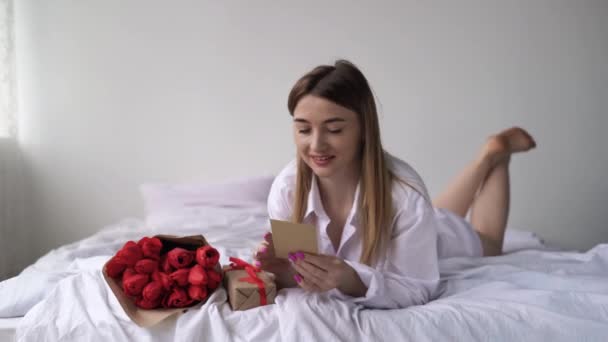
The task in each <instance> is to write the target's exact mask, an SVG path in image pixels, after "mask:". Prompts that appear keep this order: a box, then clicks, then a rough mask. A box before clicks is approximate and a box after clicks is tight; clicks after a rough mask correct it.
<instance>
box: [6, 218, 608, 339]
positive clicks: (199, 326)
mask: <svg viewBox="0 0 608 342" xmlns="http://www.w3.org/2000/svg"><path fill="white" fill-rule="evenodd" d="M173 228H174V229H173V230H172V231H169V230H167V229H162V228H149V227H145V226H144V224H143V223H142V221H140V220H134V219H132V220H124V221H122V222H120V223H118V224H116V225H113V226H110V227H107V228H105V229H102V230H101V231H100V232H98V233H97V234H95V235H93V236H91V237H90V238H88V239H85V240H82V241H79V242H76V243H73V244H70V245H66V246H63V247H61V248H59V249H57V250H54V251H51V252H50V253H48V254H47V255H46V256H44V257H43V258H41V259H40V260H38V261H37V262H36V263H35V264H34V265H32V266H30V267H28V268H27V269H26V270H24V272H22V274H20V275H19V276H18V277H15V278H12V279H9V280H7V281H4V282H2V283H0V299H1V300H0V317H7V316H22V315H24V314H25V317H23V318H22V319H18V321H19V322H18V324H17V329H16V330H14V329H11V328H10V327H11V326H12V327H14V325H15V319H11V320H8V321H7V320H0V322H2V324H3V325H8V327H9V328H4V330H2V329H3V328H2V326H3V325H0V334H1V333H7V335H6V336H7V338H10V335H8V334H10V333H15V334H16V337H17V339H18V340H19V341H43V340H49V341H56V340H64V341H72V340H87V341H108V340H112V341H123V340H124V341H127V340H137V341H166V340H180V341H188V340H199V339H203V340H220V341H224V340H242V341H245V340H267V341H279V340H285V341H298V340H301V341H311V340H334V339H335V340H347V341H359V340H385V339H396V340H416V341H425V340H452V341H455V340H462V341H471V340H492V341H501V340H504V341H512V340H552V341H571V340H580V339H581V338H582V339H586V340H588V341H604V340H605V339H606V336H608V245H599V246H597V247H596V248H594V249H592V250H590V251H588V252H586V253H576V252H564V251H551V250H539V249H538V248H542V246H541V245H539V243H538V239H536V238H535V236H534V235H532V234H530V233H526V232H519V233H518V234H514V232H515V231H511V232H510V233H509V234H508V235H507V238H506V249H507V250H511V251H514V250H515V251H516V250H519V251H516V252H512V253H510V254H508V255H504V256H501V257H494V258H476V259H470V258H452V259H446V260H442V261H441V263H440V271H441V275H442V278H443V281H442V286H441V292H440V293H439V294H438V296H439V298H438V299H437V300H435V301H433V302H431V303H429V304H427V305H423V306H416V307H410V308H407V309H401V310H386V311H383V310H366V309H363V308H362V307H359V306H356V305H353V304H351V303H347V302H340V301H337V300H334V299H331V298H327V297H326V296H323V295H310V294H307V293H304V292H303V291H300V290H299V289H289V290H283V291H281V292H280V293H279V295H278V297H277V303H276V305H271V306H266V307H261V308H257V309H253V310H248V311H245V312H233V311H231V310H230V308H229V306H228V305H227V303H226V293H225V291H223V290H220V291H216V292H215V293H214V294H213V295H212V297H211V298H210V300H209V301H208V302H207V303H206V304H205V305H203V306H200V307H199V308H196V309H193V310H190V311H189V312H187V313H186V314H184V315H181V316H179V317H173V318H170V319H168V320H166V321H164V322H162V323H161V324H160V325H158V326H156V327H154V328H152V329H142V328H139V327H137V326H136V325H134V324H133V323H131V322H130V321H129V319H128V317H127V316H126V315H125V313H124V312H123V311H122V309H121V307H120V306H119V305H118V303H117V301H116V299H115V298H114V297H113V295H112V293H111V292H110V291H109V289H108V287H107V286H106V285H105V282H104V281H103V278H102V277H101V273H100V268H101V265H102V264H103V263H104V262H105V261H106V260H107V259H108V258H109V257H110V256H111V255H112V254H113V253H114V252H115V251H116V250H117V249H118V248H120V246H121V245H122V244H123V243H124V242H125V241H126V240H129V239H138V238H140V237H141V236H149V235H154V234H158V233H171V234H177V235H187V234H201V233H202V234H204V235H205V237H206V238H207V239H208V240H209V241H210V243H212V244H213V245H214V246H216V247H218V248H219V250H220V253H221V255H222V259H221V262H222V263H224V264H226V263H227V258H228V256H237V257H241V258H244V259H250V257H251V252H252V250H253V249H254V248H255V247H256V245H257V243H258V242H259V241H260V240H261V237H262V235H263V233H264V230H265V228H267V217H266V212H265V208H264V207H263V206H259V207H251V208H238V209H237V208H211V207H210V208H208V209H206V210H203V211H201V212H199V213H198V214H197V217H196V219H192V220H183V221H181V222H180V224H179V226H176V227H173ZM529 248H537V249H536V250H531V249H529ZM0 337H4V336H2V335H0Z"/></svg>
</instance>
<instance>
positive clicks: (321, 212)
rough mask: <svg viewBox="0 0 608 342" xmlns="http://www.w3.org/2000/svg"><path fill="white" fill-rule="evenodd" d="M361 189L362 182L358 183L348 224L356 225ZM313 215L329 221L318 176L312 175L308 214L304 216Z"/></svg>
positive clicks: (347, 220) (307, 207)
mask: <svg viewBox="0 0 608 342" xmlns="http://www.w3.org/2000/svg"><path fill="white" fill-rule="evenodd" d="M360 188H361V181H359V182H358V183H357V189H356V190H355V197H354V200H353V203H352V207H351V211H350V215H349V217H348V218H347V219H346V224H347V225H348V224H351V225H353V224H356V222H357V218H358V212H359V205H358V204H359V191H360ZM311 213H315V215H316V216H317V217H323V218H325V219H329V217H328V216H327V213H326V212H325V209H324V208H323V202H322V201H321V192H320V190H319V185H318V183H317V176H315V175H314V174H313V175H312V181H311V184H310V192H309V193H308V204H307V206H306V214H305V215H304V217H305V218H307V217H308V216H309V215H310V214H311Z"/></svg>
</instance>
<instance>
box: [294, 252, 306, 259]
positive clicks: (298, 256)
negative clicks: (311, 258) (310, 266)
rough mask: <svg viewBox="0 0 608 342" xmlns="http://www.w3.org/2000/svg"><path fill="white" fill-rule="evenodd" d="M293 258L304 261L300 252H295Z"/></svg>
mask: <svg viewBox="0 0 608 342" xmlns="http://www.w3.org/2000/svg"><path fill="white" fill-rule="evenodd" d="M295 256H296V258H298V259H302V260H304V253H302V252H296V254H295Z"/></svg>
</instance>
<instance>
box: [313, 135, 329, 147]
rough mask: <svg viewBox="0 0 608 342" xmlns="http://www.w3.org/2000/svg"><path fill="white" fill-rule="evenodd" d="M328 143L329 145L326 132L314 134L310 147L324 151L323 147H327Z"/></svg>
mask: <svg viewBox="0 0 608 342" xmlns="http://www.w3.org/2000/svg"><path fill="white" fill-rule="evenodd" d="M326 145H327V141H326V137H325V134H323V133H315V134H313V136H312V141H311V143H310V148H311V149H312V150H313V151H323V149H324V148H325V147H326Z"/></svg>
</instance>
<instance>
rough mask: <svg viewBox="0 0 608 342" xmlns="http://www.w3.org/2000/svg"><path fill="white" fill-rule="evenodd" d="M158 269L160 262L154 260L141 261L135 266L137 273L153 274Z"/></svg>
mask: <svg viewBox="0 0 608 342" xmlns="http://www.w3.org/2000/svg"><path fill="white" fill-rule="evenodd" d="M157 268H158V261H156V260H152V259H141V260H139V261H138V262H137V263H136V264H135V271H137V273H146V274H147V273H152V272H154V271H156V269H157Z"/></svg>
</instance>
